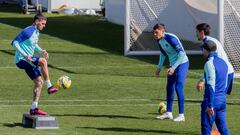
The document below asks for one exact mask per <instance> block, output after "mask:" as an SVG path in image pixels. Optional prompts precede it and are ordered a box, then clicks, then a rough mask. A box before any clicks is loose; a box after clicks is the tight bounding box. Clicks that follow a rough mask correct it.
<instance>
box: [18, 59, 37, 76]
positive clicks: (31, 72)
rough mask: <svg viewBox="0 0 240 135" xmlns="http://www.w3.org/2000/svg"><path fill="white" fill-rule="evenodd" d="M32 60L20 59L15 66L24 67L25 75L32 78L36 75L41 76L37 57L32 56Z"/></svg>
mask: <svg viewBox="0 0 240 135" xmlns="http://www.w3.org/2000/svg"><path fill="white" fill-rule="evenodd" d="M32 59H33V62H30V61H26V60H20V61H19V62H18V63H16V65H17V67H18V68H20V69H24V70H25V72H26V73H27V75H28V76H29V77H30V78H31V79H32V80H34V79H36V78H37V77H39V76H41V72H40V69H39V67H38V62H39V57H37V56H33V57H32Z"/></svg>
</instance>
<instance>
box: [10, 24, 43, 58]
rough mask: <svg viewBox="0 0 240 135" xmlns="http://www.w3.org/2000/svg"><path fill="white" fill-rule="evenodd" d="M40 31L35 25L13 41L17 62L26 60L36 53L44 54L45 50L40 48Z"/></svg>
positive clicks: (23, 31)
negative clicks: (26, 57)
mask: <svg viewBox="0 0 240 135" xmlns="http://www.w3.org/2000/svg"><path fill="white" fill-rule="evenodd" d="M38 40H39V30H38V29H37V28H36V26H35V25H31V26H29V27H27V28H25V29H23V30H22V31H21V32H20V33H19V34H18V35H17V37H16V38H15V39H14V40H13V41H12V43H11V44H12V46H13V47H14V48H15V49H16V53H15V62H16V63H18V62H19V61H20V60H24V59H25V58H24V57H25V56H31V57H32V56H33V54H34V51H37V52H38V53H42V52H43V50H42V49H41V48H40V47H39V46H38Z"/></svg>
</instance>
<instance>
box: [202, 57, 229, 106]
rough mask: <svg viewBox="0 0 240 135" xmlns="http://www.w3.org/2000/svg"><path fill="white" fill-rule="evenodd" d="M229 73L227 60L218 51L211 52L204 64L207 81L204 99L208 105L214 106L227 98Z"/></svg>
mask: <svg viewBox="0 0 240 135" xmlns="http://www.w3.org/2000/svg"><path fill="white" fill-rule="evenodd" d="M227 73H228V66H227V64H226V63H225V61H224V60H223V59H221V58H219V57H218V56H217V53H210V54H209V55H208V58H207V62H206V64H205V66H204V77H205V81H206V82H205V92H204V99H203V100H204V101H205V102H206V103H207V107H209V108H212V107H213V106H214V103H216V102H220V101H225V100H226V92H225V87H226V84H227V77H228V74H227Z"/></svg>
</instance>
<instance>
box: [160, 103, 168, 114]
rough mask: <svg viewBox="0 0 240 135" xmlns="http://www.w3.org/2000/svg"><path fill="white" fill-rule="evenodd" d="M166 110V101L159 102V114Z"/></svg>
mask: <svg viewBox="0 0 240 135" xmlns="http://www.w3.org/2000/svg"><path fill="white" fill-rule="evenodd" d="M166 112H167V103H166V102H160V103H159V107H158V113H159V114H160V115H162V114H164V113H166Z"/></svg>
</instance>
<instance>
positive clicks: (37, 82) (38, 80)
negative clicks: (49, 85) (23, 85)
mask: <svg viewBox="0 0 240 135" xmlns="http://www.w3.org/2000/svg"><path fill="white" fill-rule="evenodd" d="M34 82H35V85H36V87H42V86H43V80H42V79H36V80H35V81H34Z"/></svg>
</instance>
